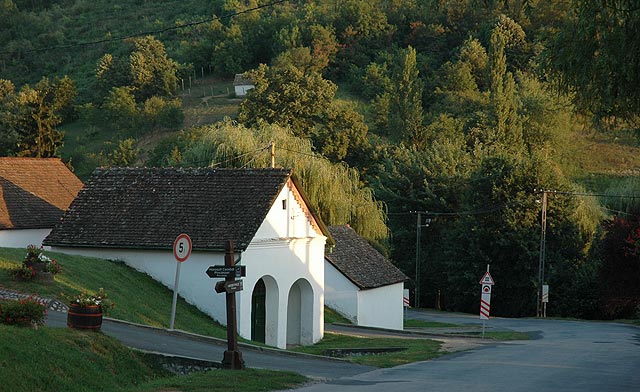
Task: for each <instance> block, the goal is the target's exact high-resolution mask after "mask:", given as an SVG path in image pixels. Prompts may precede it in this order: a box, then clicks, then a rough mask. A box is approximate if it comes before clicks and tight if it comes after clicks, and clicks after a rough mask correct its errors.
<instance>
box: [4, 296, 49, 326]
mask: <svg viewBox="0 0 640 392" xmlns="http://www.w3.org/2000/svg"><path fill="white" fill-rule="evenodd" d="M46 314H47V308H46V306H45V304H44V303H43V302H42V301H41V300H39V299H38V298H36V297H33V296H30V297H27V298H23V299H20V300H18V301H2V302H0V323H3V324H8V325H18V326H22V327H26V326H37V325H44V318H45V316H46Z"/></svg>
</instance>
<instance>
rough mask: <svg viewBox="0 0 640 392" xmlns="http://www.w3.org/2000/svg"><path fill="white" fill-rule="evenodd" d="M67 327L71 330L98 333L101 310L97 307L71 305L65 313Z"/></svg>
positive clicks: (100, 322)
mask: <svg viewBox="0 0 640 392" xmlns="http://www.w3.org/2000/svg"><path fill="white" fill-rule="evenodd" d="M67 325H68V326H69V327H71V328H77V329H90V330H94V331H99V330H100V327H101V326H102V308H101V307H100V306H97V305H89V306H81V305H78V304H71V305H70V306H69V311H68V312H67Z"/></svg>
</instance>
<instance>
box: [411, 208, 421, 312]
mask: <svg viewBox="0 0 640 392" xmlns="http://www.w3.org/2000/svg"><path fill="white" fill-rule="evenodd" d="M420 223H422V213H421V212H420V211H418V221H417V223H416V292H415V294H416V299H415V304H414V305H413V306H414V307H415V308H420V232H421V230H420Z"/></svg>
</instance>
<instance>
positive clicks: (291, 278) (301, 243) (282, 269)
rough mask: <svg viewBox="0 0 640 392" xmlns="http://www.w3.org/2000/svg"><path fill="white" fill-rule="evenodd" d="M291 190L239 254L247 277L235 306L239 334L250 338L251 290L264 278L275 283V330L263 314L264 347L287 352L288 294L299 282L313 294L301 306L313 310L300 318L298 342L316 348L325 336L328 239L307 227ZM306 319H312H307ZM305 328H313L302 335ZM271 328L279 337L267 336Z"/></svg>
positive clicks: (280, 197) (286, 190) (279, 199)
mask: <svg viewBox="0 0 640 392" xmlns="http://www.w3.org/2000/svg"><path fill="white" fill-rule="evenodd" d="M290 186H291V185H289V186H285V187H284V188H283V189H282V191H281V192H280V194H279V195H278V197H277V198H276V200H275V202H274V204H273V206H272V207H271V209H270V211H269V213H268V214H267V217H266V219H265V220H264V222H263V223H262V225H261V226H260V228H259V229H258V231H257V233H256V235H255V237H254V239H253V241H252V242H251V244H250V245H249V247H248V248H247V251H246V252H245V253H244V254H243V255H242V263H243V264H245V265H246V266H247V277H246V278H245V279H244V288H245V289H244V290H243V291H242V292H241V293H240V296H239V305H238V309H239V317H238V325H239V334H240V335H241V336H243V337H250V336H251V294H252V292H253V288H254V286H255V284H256V283H257V281H258V280H259V279H260V278H262V277H263V276H269V277H273V278H274V279H275V281H276V282H277V289H278V295H277V300H278V305H277V312H278V317H277V325H275V324H274V323H273V322H271V323H270V316H269V314H267V333H266V336H265V339H266V343H267V344H269V345H273V346H277V347H280V348H286V345H287V320H288V318H287V314H288V311H289V309H288V302H289V292H290V291H291V288H292V287H293V285H294V284H295V283H296V282H297V281H298V280H299V279H304V280H305V281H306V282H307V283H308V284H309V286H310V287H311V290H312V292H313V295H312V296H310V298H309V299H308V300H307V301H308V302H307V303H304V304H302V305H303V306H305V307H308V306H311V307H312V310H311V311H310V312H302V314H301V317H302V318H303V319H302V320H300V321H301V323H302V325H303V332H302V335H303V336H301V340H302V341H303V342H304V343H315V342H317V341H318V340H320V339H322V337H323V335H324V246H325V243H326V237H325V236H323V235H322V234H321V233H318V232H317V231H316V230H315V229H314V228H313V226H312V225H311V224H310V222H309V220H308V217H307V215H306V214H305V211H304V210H303V208H302V206H301V205H300V203H299V202H298V201H297V200H296V198H295V196H294V195H295V193H294V192H292V189H291V187H290ZM283 201H284V202H283ZM267 297H269V287H267ZM303 300H304V299H303ZM267 301H268V299H267ZM307 310H308V309H307ZM305 315H307V316H306V317H311V318H312V320H307V319H305ZM306 325H309V326H311V330H310V331H305V327H304V326H306ZM270 328H271V329H274V328H275V329H276V330H277V332H276V333H275V334H271V333H270V332H269V331H270Z"/></svg>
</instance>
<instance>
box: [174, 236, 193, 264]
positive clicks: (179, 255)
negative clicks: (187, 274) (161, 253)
mask: <svg viewBox="0 0 640 392" xmlns="http://www.w3.org/2000/svg"><path fill="white" fill-rule="evenodd" d="M191 247H192V246H191V238H190V237H189V236H188V235H187V234H180V235H179V236H178V237H177V238H176V240H175V241H174V243H173V256H174V257H175V258H176V260H178V262H180V263H182V262H183V261H185V260H187V259H188V258H189V256H190V255H191Z"/></svg>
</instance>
